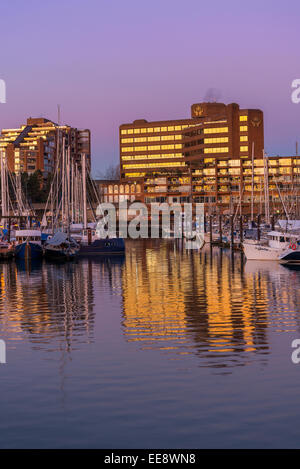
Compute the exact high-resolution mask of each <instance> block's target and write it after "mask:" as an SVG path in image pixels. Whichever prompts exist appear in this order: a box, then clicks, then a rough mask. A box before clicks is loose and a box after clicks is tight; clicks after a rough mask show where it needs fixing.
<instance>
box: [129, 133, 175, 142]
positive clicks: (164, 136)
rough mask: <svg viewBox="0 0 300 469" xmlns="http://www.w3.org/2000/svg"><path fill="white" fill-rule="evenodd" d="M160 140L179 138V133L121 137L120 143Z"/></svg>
mask: <svg viewBox="0 0 300 469" xmlns="http://www.w3.org/2000/svg"><path fill="white" fill-rule="evenodd" d="M161 140H181V135H180V134H173V135H172V134H171V135H162V136H159V135H157V136H155V137H135V138H133V137H131V138H122V139H121V143H133V142H134V143H138V142H160V141H161Z"/></svg>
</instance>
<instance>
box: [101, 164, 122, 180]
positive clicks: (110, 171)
mask: <svg viewBox="0 0 300 469" xmlns="http://www.w3.org/2000/svg"><path fill="white" fill-rule="evenodd" d="M97 176H98V177H99V179H107V180H109V181H112V180H114V179H120V165H119V164H117V165H113V164H111V165H109V166H108V167H107V168H106V170H105V171H98V174H97Z"/></svg>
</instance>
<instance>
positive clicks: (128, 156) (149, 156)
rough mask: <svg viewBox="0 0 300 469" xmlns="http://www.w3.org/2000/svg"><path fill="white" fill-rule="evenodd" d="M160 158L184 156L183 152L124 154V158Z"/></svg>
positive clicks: (125, 159) (126, 159)
mask: <svg viewBox="0 0 300 469" xmlns="http://www.w3.org/2000/svg"><path fill="white" fill-rule="evenodd" d="M159 158H182V153H153V154H151V153H148V154H146V155H126V156H122V160H124V161H128V160H147V159H148V160H150V159H159Z"/></svg>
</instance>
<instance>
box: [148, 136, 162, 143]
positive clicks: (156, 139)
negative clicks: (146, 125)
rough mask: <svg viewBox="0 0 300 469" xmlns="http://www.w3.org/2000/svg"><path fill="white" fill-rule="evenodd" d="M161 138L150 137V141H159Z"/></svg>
mask: <svg viewBox="0 0 300 469" xmlns="http://www.w3.org/2000/svg"><path fill="white" fill-rule="evenodd" d="M159 140H160V137H159V136H158V137H148V142H158V141H159Z"/></svg>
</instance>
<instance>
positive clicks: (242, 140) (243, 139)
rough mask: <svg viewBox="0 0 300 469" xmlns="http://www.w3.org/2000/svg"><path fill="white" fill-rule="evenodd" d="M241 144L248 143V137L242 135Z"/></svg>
mask: <svg viewBox="0 0 300 469" xmlns="http://www.w3.org/2000/svg"><path fill="white" fill-rule="evenodd" d="M240 142H248V135H241V136H240Z"/></svg>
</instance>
